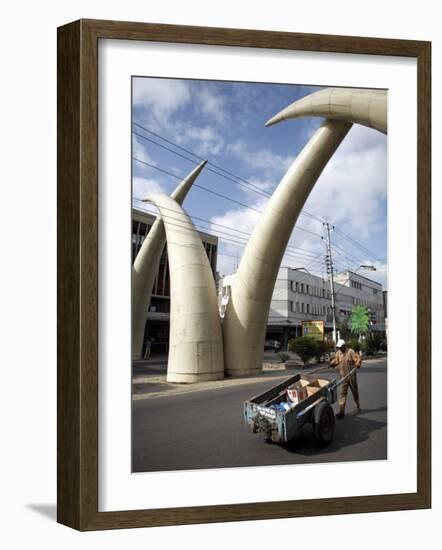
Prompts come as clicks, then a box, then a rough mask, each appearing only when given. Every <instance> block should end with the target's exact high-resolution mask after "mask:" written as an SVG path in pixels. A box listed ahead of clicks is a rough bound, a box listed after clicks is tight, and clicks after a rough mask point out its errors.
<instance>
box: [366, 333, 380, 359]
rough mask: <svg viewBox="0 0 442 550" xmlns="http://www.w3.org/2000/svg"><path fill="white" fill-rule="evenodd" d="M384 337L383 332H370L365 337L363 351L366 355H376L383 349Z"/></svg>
mask: <svg viewBox="0 0 442 550" xmlns="http://www.w3.org/2000/svg"><path fill="white" fill-rule="evenodd" d="M383 341H384V336H383V334H382V333H381V332H369V333H368V334H367V336H366V337H365V340H364V343H363V345H362V350H363V351H364V353H365V354H366V355H376V353H377V352H378V351H379V350H380V349H381V347H382V344H383Z"/></svg>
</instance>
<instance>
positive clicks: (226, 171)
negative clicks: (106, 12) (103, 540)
mask: <svg viewBox="0 0 442 550" xmlns="http://www.w3.org/2000/svg"><path fill="white" fill-rule="evenodd" d="M430 67H431V44H430V43H429V42H417V41H404V40H392V39H383V38H361V37H347V36H332V35H313V34H299V33H281V32H268V31H265V32H264V31H257V30H242V29H241V30H240V29H221V28H205V27H204V28H203V27H187V26H174V25H160V24H151V23H132V22H117V21H98V20H80V21H76V22H73V23H69V24H67V25H65V26H63V27H60V28H59V29H58V461H57V464H58V505H57V509H58V521H59V522H60V523H63V524H65V525H68V526H70V527H73V528H75V529H79V530H82V531H85V530H98V529H113V528H131V527H148V526H160V525H178V524H189V523H208V522H223V521H242V520H252V519H272V518H283V517H299V516H313V515H330V514H344V513H361V512H376V511H389V510H406V509H418V508H429V507H430V506H431V446H430V445H431V439H430V434H431V401H430V396H431V368H430V367H431V365H430V349H431V330H430V328H431V307H430V304H431V300H430V298H431V280H430V273H431V269H430V267H431V264H430V262H431V258H430V248H431V219H430V211H431V208H430V206H431V198H430V178H431V174H430V159H431V128H430V120H431V94H430Z"/></svg>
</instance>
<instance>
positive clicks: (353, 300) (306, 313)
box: [218, 267, 385, 349]
mask: <svg viewBox="0 0 442 550" xmlns="http://www.w3.org/2000/svg"><path fill="white" fill-rule="evenodd" d="M234 278H235V275H228V276H226V277H223V278H222V279H221V280H220V282H219V286H218V303H219V307H220V314H221V316H224V312H225V309H226V307H227V303H228V301H229V296H230V288H231V286H232V283H233V281H234ZM356 305H365V306H367V307H368V308H369V312H370V322H371V329H372V330H379V331H382V332H384V331H385V315H384V299H383V291H382V285H380V284H379V283H377V282H375V281H372V280H370V279H368V278H366V277H363V276H361V275H359V274H357V273H352V272H350V271H346V272H342V273H338V274H337V275H336V276H335V307H336V321H337V324H338V326H339V323H340V322H343V321H345V320H346V319H347V318H348V317H349V316H350V314H351V311H352V309H353V308H354V307H355V306H356ZM303 321H323V322H324V328H325V332H326V335H327V336H328V337H329V338H331V333H332V329H333V317H332V306H331V293H330V283H329V281H327V280H325V279H322V278H321V277H317V276H316V275H312V274H311V273H309V272H308V271H306V270H305V269H304V268H299V269H292V268H289V267H281V268H280V269H279V272H278V277H277V279H276V284H275V288H274V291H273V296H272V302H271V305H270V312H269V320H268V325H267V334H266V340H277V341H278V342H279V343H280V344H281V349H287V344H288V341H289V340H290V339H291V338H295V337H297V336H301V335H302V322H303Z"/></svg>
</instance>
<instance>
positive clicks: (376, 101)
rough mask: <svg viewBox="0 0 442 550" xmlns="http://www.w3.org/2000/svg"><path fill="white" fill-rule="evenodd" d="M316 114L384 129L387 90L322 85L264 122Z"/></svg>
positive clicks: (385, 131)
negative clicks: (316, 90) (323, 86)
mask: <svg viewBox="0 0 442 550" xmlns="http://www.w3.org/2000/svg"><path fill="white" fill-rule="evenodd" d="M306 116H320V117H324V118H327V119H332V120H348V121H350V122H355V123H357V124H362V125H363V126H368V127H369V128H374V129H376V130H379V131H380V132H382V133H383V134H386V133H387V91H386V90H366V89H357V88H326V89H325V90H320V91H318V92H315V93H313V94H310V95H308V96H307V97H303V98H302V99H299V100H298V101H295V102H294V103H292V104H291V105H289V106H288V107H286V108H285V109H283V110H282V111H280V112H279V113H278V114H277V115H275V116H274V117H272V118H271V119H270V120H268V121H267V122H266V126H272V125H273V124H276V123H278V122H281V121H282V120H288V119H291V118H301V117H306Z"/></svg>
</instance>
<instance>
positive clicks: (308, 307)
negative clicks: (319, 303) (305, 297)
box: [307, 304, 310, 313]
mask: <svg viewBox="0 0 442 550" xmlns="http://www.w3.org/2000/svg"><path fill="white" fill-rule="evenodd" d="M307 313H310V304H307Z"/></svg>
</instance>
